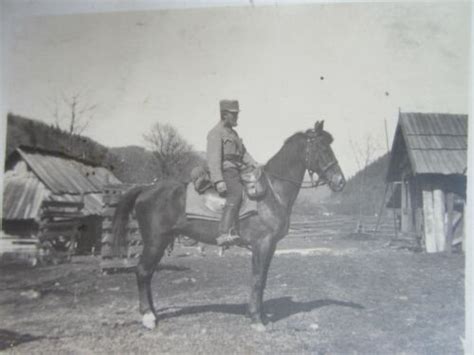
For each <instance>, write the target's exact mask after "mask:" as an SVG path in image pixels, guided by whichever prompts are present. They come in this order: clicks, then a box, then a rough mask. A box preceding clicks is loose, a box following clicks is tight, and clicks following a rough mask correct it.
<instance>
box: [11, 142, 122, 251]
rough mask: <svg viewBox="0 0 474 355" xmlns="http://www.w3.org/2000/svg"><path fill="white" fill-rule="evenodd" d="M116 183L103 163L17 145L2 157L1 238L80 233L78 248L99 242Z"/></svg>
mask: <svg viewBox="0 0 474 355" xmlns="http://www.w3.org/2000/svg"><path fill="white" fill-rule="evenodd" d="M118 183H120V181H119V180H118V179H117V178H116V177H115V176H114V175H113V174H112V172H110V171H109V170H107V169H106V168H104V167H101V166H96V165H94V164H92V163H90V162H87V161H85V160H80V159H76V158H73V157H70V156H67V155H65V154H63V153H60V152H52V151H46V150H42V149H38V148H31V147H20V148H17V149H16V150H15V151H14V152H13V153H12V154H11V155H10V156H9V157H8V159H7V161H6V171H5V174H4V191H3V214H2V237H3V238H17V239H18V238H23V239H25V238H26V239H35V238H38V237H39V236H41V234H46V233H49V234H50V235H62V236H64V235H67V234H68V233H79V234H80V239H79V240H78V248H79V250H80V251H81V249H82V251H84V252H86V251H88V249H89V250H90V249H91V248H92V247H93V246H94V245H95V243H99V245H100V236H101V228H102V227H101V226H102V212H103V202H102V193H103V189H104V186H105V185H107V184H118Z"/></svg>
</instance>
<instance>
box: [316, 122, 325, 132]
mask: <svg viewBox="0 0 474 355" xmlns="http://www.w3.org/2000/svg"><path fill="white" fill-rule="evenodd" d="M323 126H324V121H316V123H315V124H314V131H315V132H316V133H319V132H321V131H322V130H323Z"/></svg>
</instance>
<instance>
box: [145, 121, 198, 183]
mask: <svg viewBox="0 0 474 355" xmlns="http://www.w3.org/2000/svg"><path fill="white" fill-rule="evenodd" d="M143 138H144V140H145V141H146V142H147V144H148V147H149V148H150V149H151V151H152V152H153V155H154V156H155V158H156V160H157V161H158V164H159V166H160V170H161V173H162V175H163V177H165V178H170V177H176V178H179V177H181V178H182V177H183V174H184V173H185V171H186V170H187V169H186V168H187V166H188V165H189V163H190V159H191V157H192V155H193V150H192V147H191V145H190V144H188V143H187V142H186V140H185V139H184V138H183V137H182V136H181V135H180V134H179V133H178V131H177V130H176V128H174V127H173V126H171V125H169V124H162V123H155V124H154V125H153V126H152V128H151V130H150V132H149V133H146V134H144V135H143Z"/></svg>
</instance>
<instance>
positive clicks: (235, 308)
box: [157, 297, 364, 323]
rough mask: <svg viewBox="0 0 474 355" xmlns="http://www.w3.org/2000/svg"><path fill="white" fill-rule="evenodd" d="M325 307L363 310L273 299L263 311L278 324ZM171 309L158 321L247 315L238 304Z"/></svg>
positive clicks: (346, 304)
mask: <svg viewBox="0 0 474 355" xmlns="http://www.w3.org/2000/svg"><path fill="white" fill-rule="evenodd" d="M326 306H339V307H350V308H355V309H364V307H363V306H362V305H360V304H357V303H353V302H343V301H337V300H331V299H323V300H315V301H309V302H295V301H293V299H292V298H291V297H280V298H274V299H271V300H268V301H266V302H264V306H263V307H264V310H265V312H266V313H268V314H267V317H268V321H269V322H272V323H274V322H278V321H279V320H282V319H285V318H287V317H290V316H292V315H294V314H298V313H307V312H311V311H312V310H314V309H317V308H321V307H326ZM169 309H175V307H173V308H163V309H160V310H158V313H159V314H158V317H157V318H158V321H159V320H164V319H169V318H175V317H179V316H183V315H192V314H199V313H208V312H211V313H226V314H235V315H242V316H245V315H247V303H238V304H208V305H200V306H189V307H182V308H180V309H178V310H176V311H171V312H167V311H168V310H169Z"/></svg>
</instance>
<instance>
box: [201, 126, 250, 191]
mask: <svg viewBox="0 0 474 355" xmlns="http://www.w3.org/2000/svg"><path fill="white" fill-rule="evenodd" d="M207 163H208V165H209V171H210V175H211V181H212V182H213V183H214V184H216V183H217V182H219V181H223V180H225V179H224V175H223V172H224V171H225V170H229V169H237V170H241V169H242V168H245V167H246V166H248V165H254V166H256V165H257V162H256V161H255V160H254V159H253V158H252V157H251V156H250V154H249V153H248V152H247V150H246V149H245V146H244V144H243V143H242V139H240V138H239V135H238V134H237V132H236V131H235V130H234V129H232V128H231V127H226V126H225V125H224V121H220V122H219V123H218V124H217V125H216V126H215V127H214V128H213V129H211V131H210V132H209V134H208V135H207Z"/></svg>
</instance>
